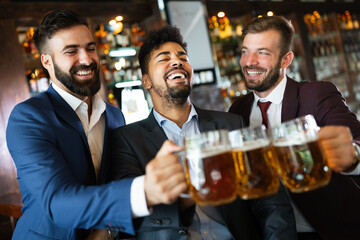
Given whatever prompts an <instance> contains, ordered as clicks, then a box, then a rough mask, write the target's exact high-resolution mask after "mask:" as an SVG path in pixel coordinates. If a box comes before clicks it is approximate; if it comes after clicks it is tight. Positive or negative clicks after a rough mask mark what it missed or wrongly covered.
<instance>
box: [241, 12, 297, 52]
mask: <svg viewBox="0 0 360 240" xmlns="http://www.w3.org/2000/svg"><path fill="white" fill-rule="evenodd" d="M269 30H275V31H278V32H279V33H280V37H281V39H280V45H281V46H280V48H281V51H280V56H281V57H283V56H284V55H285V54H286V53H287V52H289V51H290V50H291V46H292V44H293V41H294V33H295V30H294V27H293V25H292V24H291V21H289V20H287V19H286V18H284V17H281V16H271V17H261V18H257V19H255V20H254V21H252V22H251V23H249V24H248V25H247V26H246V27H245V28H244V29H243V31H242V32H243V37H245V36H246V34H248V33H262V32H265V31H269Z"/></svg>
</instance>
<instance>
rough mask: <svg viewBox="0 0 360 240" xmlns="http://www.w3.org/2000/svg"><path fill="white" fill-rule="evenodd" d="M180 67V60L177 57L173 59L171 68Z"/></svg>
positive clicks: (181, 63)
mask: <svg viewBox="0 0 360 240" xmlns="http://www.w3.org/2000/svg"><path fill="white" fill-rule="evenodd" d="M182 65H183V62H182V61H181V59H180V58H179V57H174V59H173V60H172V63H171V66H173V67H180V66H182Z"/></svg>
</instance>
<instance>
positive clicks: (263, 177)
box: [229, 126, 280, 199]
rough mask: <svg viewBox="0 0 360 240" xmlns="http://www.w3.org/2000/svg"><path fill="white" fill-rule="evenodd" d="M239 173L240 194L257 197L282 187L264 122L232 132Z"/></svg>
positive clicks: (231, 136) (233, 150) (250, 197)
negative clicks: (261, 124) (262, 124)
mask: <svg viewBox="0 0 360 240" xmlns="http://www.w3.org/2000/svg"><path fill="white" fill-rule="evenodd" d="M229 139H230V143H231V147H232V154H233V158H234V162H235V165H236V172H237V175H238V194H239V196H240V197H241V198H242V199H254V198H259V197H263V196H267V195H270V194H274V193H276V192H277V191H278V189H279V185H280V180H279V176H278V173H277V170H276V165H275V159H274V154H273V152H272V148H271V145H270V140H269V139H268V137H267V135H266V130H265V127H264V126H257V127H248V128H244V129H238V130H234V131H231V132H230V133H229Z"/></svg>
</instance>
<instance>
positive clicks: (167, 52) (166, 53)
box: [155, 51, 187, 58]
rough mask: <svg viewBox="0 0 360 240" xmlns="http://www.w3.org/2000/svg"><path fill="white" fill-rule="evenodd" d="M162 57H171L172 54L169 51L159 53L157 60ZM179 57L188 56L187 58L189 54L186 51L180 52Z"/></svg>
mask: <svg viewBox="0 0 360 240" xmlns="http://www.w3.org/2000/svg"><path fill="white" fill-rule="evenodd" d="M161 55H170V52H169V51H166V52H161V53H159V54H158V55H156V57H155V58H158V57H160V56H161ZM177 55H178V56H183V55H186V56H187V53H186V52H184V51H178V52H177Z"/></svg>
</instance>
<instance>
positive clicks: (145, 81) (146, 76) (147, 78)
mask: <svg viewBox="0 0 360 240" xmlns="http://www.w3.org/2000/svg"><path fill="white" fill-rule="evenodd" d="M141 82H142V85H143V87H144V88H145V89H146V90H149V89H150V88H152V84H151V81H150V76H149V74H147V73H146V74H143V75H142V77H141Z"/></svg>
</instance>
